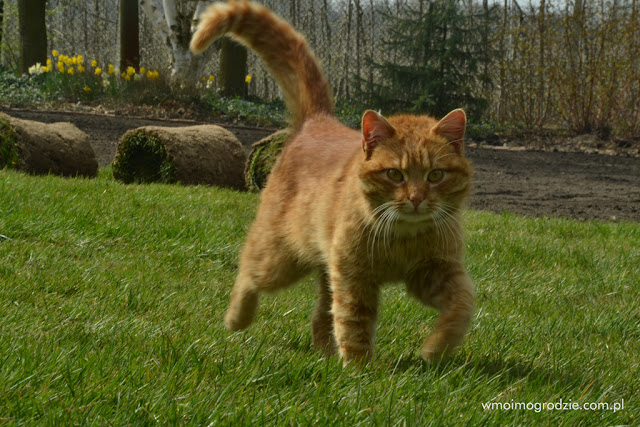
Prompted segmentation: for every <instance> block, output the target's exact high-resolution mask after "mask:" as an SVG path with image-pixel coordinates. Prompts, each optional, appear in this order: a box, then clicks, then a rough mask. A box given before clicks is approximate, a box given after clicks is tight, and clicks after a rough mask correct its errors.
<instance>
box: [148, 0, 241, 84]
mask: <svg viewBox="0 0 640 427" xmlns="http://www.w3.org/2000/svg"><path fill="white" fill-rule="evenodd" d="M138 1H139V3H138V4H139V5H140V7H141V8H142V10H143V11H144V13H145V14H146V15H147V17H148V18H149V21H150V22H151V25H152V26H153V29H154V31H156V32H157V33H158V36H159V37H161V38H162V39H163V40H165V41H166V42H167V44H168V45H169V47H170V48H171V81H172V83H173V84H176V85H185V86H193V85H195V83H196V81H197V79H198V78H199V77H201V76H202V71H203V68H204V65H205V64H206V62H207V60H208V58H209V55H210V54H209V53H204V54H202V55H197V56H194V55H192V54H191V52H190V51H189V42H190V41H191V35H192V33H193V29H194V26H195V25H196V24H197V22H198V16H199V13H200V12H201V11H202V10H203V9H204V4H203V3H202V2H201V1H197V2H196V1H188V0H162V1H159V0H158V3H156V2H155V1H153V0H138ZM210 51H211V50H209V51H207V52H210ZM243 78H244V76H243Z"/></svg>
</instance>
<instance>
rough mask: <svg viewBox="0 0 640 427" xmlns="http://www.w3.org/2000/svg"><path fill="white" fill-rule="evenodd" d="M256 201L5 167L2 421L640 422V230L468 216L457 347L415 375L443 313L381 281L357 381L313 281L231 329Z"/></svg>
mask: <svg viewBox="0 0 640 427" xmlns="http://www.w3.org/2000/svg"><path fill="white" fill-rule="evenodd" d="M257 203H258V197H257V196H256V195H253V194H246V193H237V192H233V191H227V190H220V189H215V188H208V187H181V186H167V185H147V186H137V185H129V186H125V185H122V184H119V183H117V182H115V181H114V180H113V179H111V178H110V171H109V170H102V171H101V173H100V176H99V177H98V178H97V179H93V180H87V179H61V178H55V177H31V176H26V175H23V174H20V173H16V172H11V171H0V424H4V423H18V424H23V423H25V424H62V425H67V424H84V423H87V424H98V425H103V424H107V423H113V424H116V425H122V424H142V423H156V422H160V423H162V424H166V423H194V424H208V423H212V422H213V423H215V424H233V425H238V424H246V425H253V424H268V425H272V424H281V425H284V424H287V425H288V424H302V425H308V424H316V423H318V424H321V425H336V424H337V425H349V426H352V425H357V424H365V425H369V424H371V423H374V424H394V425H395V424H405V423H406V424H407V425H418V424H419V425H428V424H435V425H439V424H441V425H458V424H467V425H478V424H483V423H484V424H494V423H499V424H524V423H531V424H551V425H557V424H564V425H578V424H585V425H616V424H633V425H637V424H638V423H639V422H640V420H639V417H640V411H639V402H638V397H639V394H638V392H639V390H640V224H639V223H604V222H595V221H594V222H575V221H569V220H562V219H541V218H521V217H517V216H514V215H510V214H503V215H495V214H490V213H485V212H477V211H469V212H467V214H466V215H465V221H466V224H467V233H468V253H467V265H468V269H469V272H470V274H471V276H472V278H473V279H474V282H475V284H476V288H477V312H476V316H475V320H474V323H473V327H472V329H471V332H470V333H469V336H468V339H467V341H466V343H465V344H464V345H463V347H462V348H461V349H460V351H459V352H458V353H457V354H456V356H455V357H454V358H453V359H452V360H451V361H450V362H448V363H446V364H443V365H440V366H435V367H433V366H428V365H426V364H424V363H423V362H422V361H421V359H420V358H419V356H418V353H417V352H418V349H419V347H420V344H421V342H422V340H423V338H424V337H425V336H426V335H427V334H428V331H429V329H430V327H431V326H432V325H433V323H434V320H435V318H436V316H435V312H433V311H431V310H428V309H425V308H423V307H422V306H420V305H419V304H418V303H417V302H415V301H413V300H411V299H409V298H408V297H407V296H406V294H405V292H404V290H403V288H402V287H401V286H389V287H388V288H386V289H385V292H384V294H383V300H382V309H381V315H380V320H379V323H378V336H377V343H376V352H377V353H376V356H375V358H374V359H373V361H372V362H371V363H370V365H368V366H367V367H366V368H364V369H363V370H361V371H356V370H355V369H354V368H352V367H347V368H343V367H342V364H341V363H340V361H339V360H337V359H336V358H330V359H323V358H322V357H321V356H320V355H319V354H318V353H316V352H315V351H313V350H312V349H311V332H310V326H309V324H310V315H311V311H312V307H313V303H314V289H313V278H309V279H307V280H305V281H304V282H303V283H302V284H300V285H299V286H297V287H295V288H294V289H292V290H289V291H285V292H283V293H280V294H277V295H275V296H273V297H269V298H265V299H264V300H263V304H262V306H261V308H260V312H259V315H258V318H257V321H256V323H255V324H254V325H253V326H252V327H251V328H250V329H249V330H247V331H246V332H242V333H233V334H232V333H229V332H227V331H226V330H225V329H224V327H223V325H222V318H223V315H224V311H225V308H226V304H227V301H228V295H229V291H230V289H231V286H232V284H233V280H234V277H235V274H236V270H237V257H238V252H239V250H240V247H241V245H242V241H243V238H244V236H245V233H246V230H247V227H248V225H249V224H250V222H251V219H252V217H253V215H254V213H255V209H256V206H257ZM560 401H562V402H564V403H570V404H577V405H579V406H580V407H581V408H582V406H583V405H584V404H587V405H589V404H593V405H597V404H598V403H606V404H609V405H610V409H609V410H606V409H604V408H602V407H601V408H596V407H595V406H593V409H590V410H585V409H580V410H569V409H554V410H549V409H546V408H545V409H542V408H541V406H540V404H541V403H543V402H551V403H554V404H557V403H559V402H560ZM623 401H624V409H622V408H621V407H620V408H617V409H620V410H617V411H613V410H612V409H613V405H614V404H618V405H621V404H622V402H623ZM491 402H494V403H500V404H503V405H504V404H507V407H508V406H509V405H513V406H516V404H524V405H526V404H527V403H528V404H529V407H530V409H529V410H527V409H526V408H525V409H522V408H520V409H508V408H505V407H503V408H502V409H499V408H492V409H485V408H484V406H483V404H487V403H491ZM536 404H537V411H536V406H535V405H536Z"/></svg>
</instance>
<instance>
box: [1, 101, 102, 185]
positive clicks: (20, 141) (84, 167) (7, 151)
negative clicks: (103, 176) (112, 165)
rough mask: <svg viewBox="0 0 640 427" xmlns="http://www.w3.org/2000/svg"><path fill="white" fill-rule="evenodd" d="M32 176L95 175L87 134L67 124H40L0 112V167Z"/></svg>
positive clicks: (95, 164)
mask: <svg viewBox="0 0 640 427" xmlns="http://www.w3.org/2000/svg"><path fill="white" fill-rule="evenodd" d="M5 167H6V168H12V169H17V170H21V171H23V172H27V173H32V174H36V175H44V174H49V173H51V174H54V175H61V176H78V175H80V176H87V177H94V176H96V175H97V174H98V161H97V160H96V154H95V153H94V151H93V148H92V147H91V144H89V135H87V134H86V133H84V132H82V131H81V130H80V129H78V128H77V127H75V126H74V125H72V124H71V123H41V122H35V121H32V120H23V119H16V118H15V117H11V116H9V115H7V114H4V113H0V168H5Z"/></svg>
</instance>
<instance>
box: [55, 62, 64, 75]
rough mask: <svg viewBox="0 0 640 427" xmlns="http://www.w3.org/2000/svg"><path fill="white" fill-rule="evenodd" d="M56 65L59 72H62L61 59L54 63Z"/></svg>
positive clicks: (62, 64)
mask: <svg viewBox="0 0 640 427" xmlns="http://www.w3.org/2000/svg"><path fill="white" fill-rule="evenodd" d="M56 67H58V71H60V72H61V73H64V63H63V62H62V61H58V63H57V64H56Z"/></svg>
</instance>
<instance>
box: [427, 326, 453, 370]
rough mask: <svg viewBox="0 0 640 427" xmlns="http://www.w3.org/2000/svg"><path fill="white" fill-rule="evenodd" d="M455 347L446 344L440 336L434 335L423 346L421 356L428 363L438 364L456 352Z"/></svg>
mask: <svg viewBox="0 0 640 427" xmlns="http://www.w3.org/2000/svg"><path fill="white" fill-rule="evenodd" d="M454 347H455V346H452V345H450V344H449V343H446V342H444V340H443V339H442V337H441V336H439V334H437V333H434V334H433V335H431V336H430V337H429V338H428V339H427V340H426V341H425V343H424V344H423V345H422V348H421V349H420V356H422V358H423V359H424V360H425V361H426V362H428V363H432V364H437V363H440V362H441V361H443V360H445V359H446V358H447V357H448V356H449V355H450V354H451V352H452V351H453V350H454Z"/></svg>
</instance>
